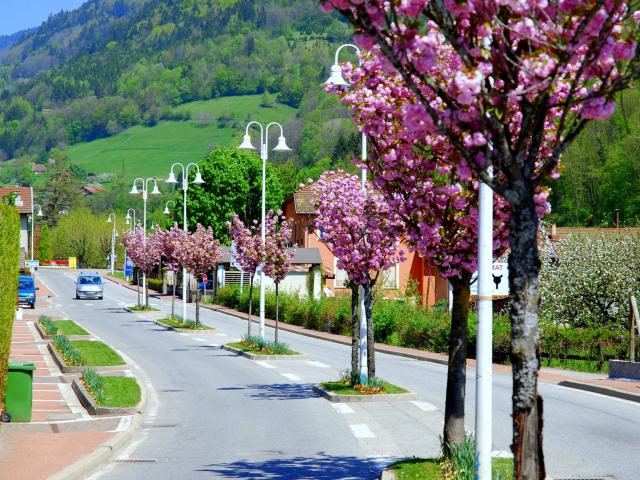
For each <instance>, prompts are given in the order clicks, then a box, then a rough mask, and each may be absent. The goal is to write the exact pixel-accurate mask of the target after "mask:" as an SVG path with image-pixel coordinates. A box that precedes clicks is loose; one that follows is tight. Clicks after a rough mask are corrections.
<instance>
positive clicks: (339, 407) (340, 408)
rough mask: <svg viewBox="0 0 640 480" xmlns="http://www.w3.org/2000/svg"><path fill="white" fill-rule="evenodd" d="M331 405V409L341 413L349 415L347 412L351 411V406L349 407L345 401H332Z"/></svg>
mask: <svg viewBox="0 0 640 480" xmlns="http://www.w3.org/2000/svg"><path fill="white" fill-rule="evenodd" d="M331 406H332V407H333V409H334V410H335V411H336V412H338V413H341V414H343V415H349V414H351V413H353V408H351V407H350V406H349V405H347V404H346V403H333V402H332V403H331Z"/></svg>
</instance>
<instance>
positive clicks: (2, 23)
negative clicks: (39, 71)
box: [0, 0, 86, 35]
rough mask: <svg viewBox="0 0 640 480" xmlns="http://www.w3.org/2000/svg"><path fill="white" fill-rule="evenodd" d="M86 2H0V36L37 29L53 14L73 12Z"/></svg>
mask: <svg viewBox="0 0 640 480" xmlns="http://www.w3.org/2000/svg"><path fill="white" fill-rule="evenodd" d="M85 1H86V0H0V35H9V34H11V33H15V32H18V31H20V30H24V29H26V28H31V27H37V26H39V25H40V24H41V23H42V22H43V21H44V20H46V19H47V18H48V17H49V15H50V14H51V13H58V12H59V11H60V10H73V9H74V8H76V7H79V6H80V5H82V4H83V3H84V2H85Z"/></svg>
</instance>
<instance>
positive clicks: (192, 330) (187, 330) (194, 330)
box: [153, 320, 215, 334]
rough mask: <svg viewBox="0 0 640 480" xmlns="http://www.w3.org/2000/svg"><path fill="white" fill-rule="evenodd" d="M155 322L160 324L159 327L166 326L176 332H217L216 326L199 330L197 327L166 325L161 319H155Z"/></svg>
mask: <svg viewBox="0 0 640 480" xmlns="http://www.w3.org/2000/svg"><path fill="white" fill-rule="evenodd" d="M153 323H155V324H156V325H158V326H159V327H164V328H166V329H167V330H172V331H174V332H178V333H194V332H195V333H199V334H200V333H211V332H215V328H207V329H202V330H199V329H197V328H178V327H172V326H170V325H166V324H164V323H162V322H161V321H160V320H154V321H153Z"/></svg>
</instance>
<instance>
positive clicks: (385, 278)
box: [382, 263, 400, 289]
mask: <svg viewBox="0 0 640 480" xmlns="http://www.w3.org/2000/svg"><path fill="white" fill-rule="evenodd" d="M382 288H388V289H397V288H400V266H399V265H398V264H397V263H396V264H395V265H393V266H391V267H389V268H387V269H386V270H385V271H384V272H382Z"/></svg>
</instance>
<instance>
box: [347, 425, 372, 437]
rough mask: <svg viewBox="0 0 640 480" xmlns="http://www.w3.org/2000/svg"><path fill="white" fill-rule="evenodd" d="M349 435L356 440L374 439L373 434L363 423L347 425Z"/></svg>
mask: <svg viewBox="0 0 640 480" xmlns="http://www.w3.org/2000/svg"><path fill="white" fill-rule="evenodd" d="M349 428H350V429H351V433H353V436H354V437H356V438H376V435H375V433H373V432H372V431H371V429H370V428H369V426H368V425H367V424H365V423H357V424H355V425H349Z"/></svg>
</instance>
